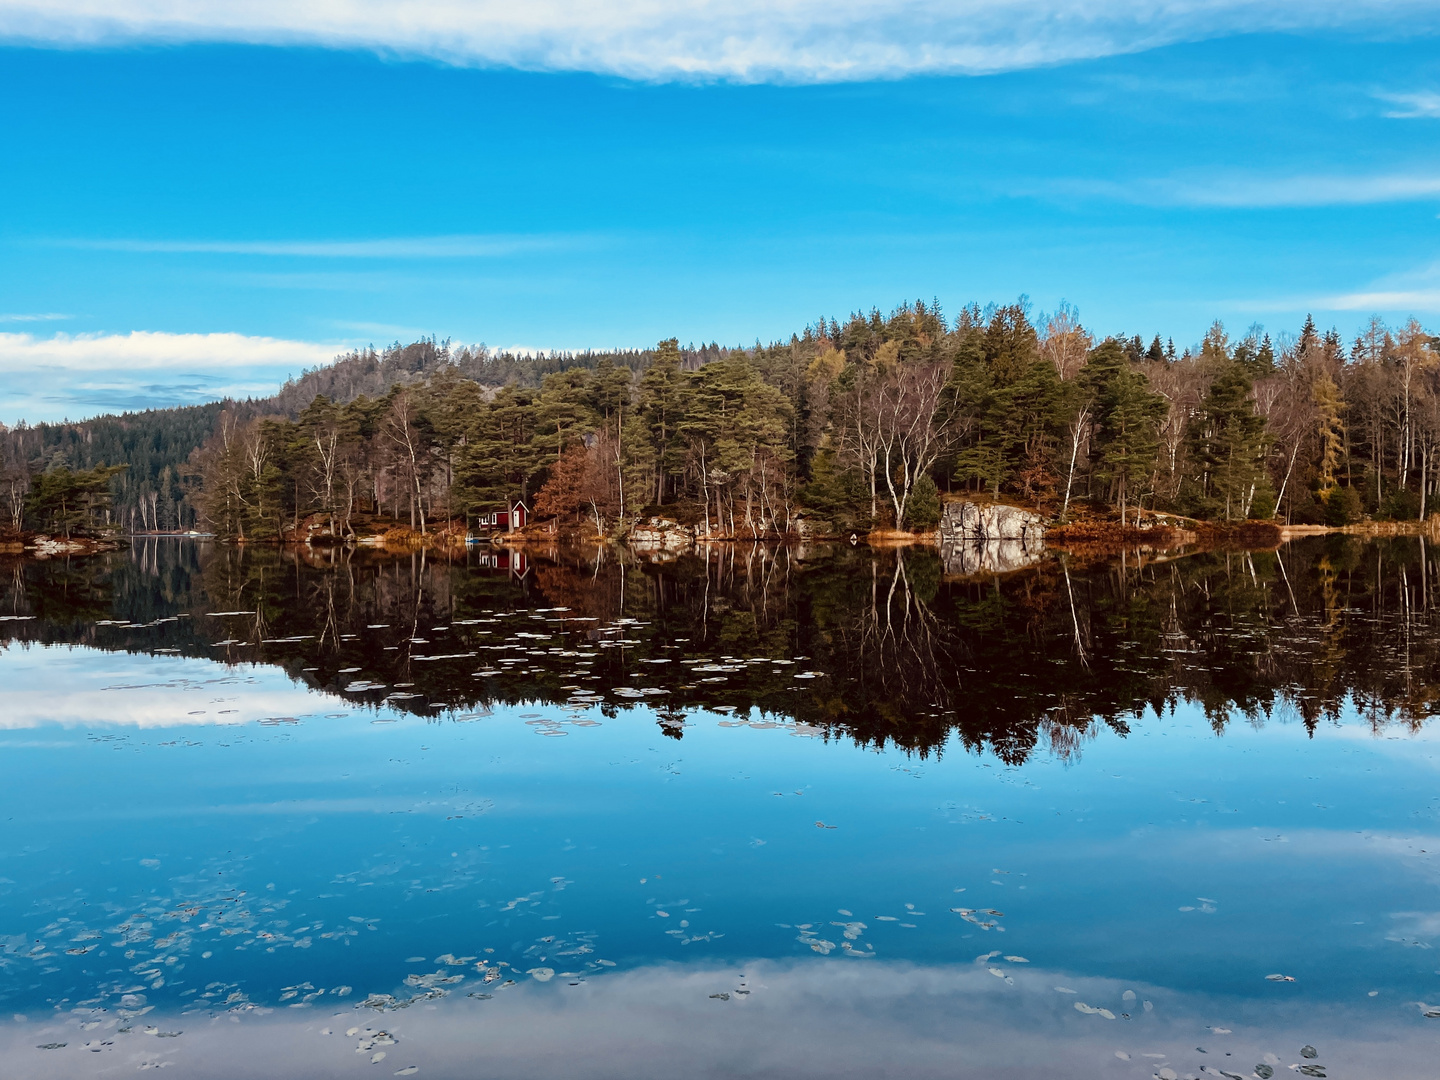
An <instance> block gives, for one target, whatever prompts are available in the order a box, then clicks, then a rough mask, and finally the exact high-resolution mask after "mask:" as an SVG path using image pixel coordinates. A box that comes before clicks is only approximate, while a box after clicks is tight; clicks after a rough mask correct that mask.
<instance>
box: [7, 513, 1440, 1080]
mask: <svg viewBox="0 0 1440 1080" xmlns="http://www.w3.org/2000/svg"><path fill="white" fill-rule="evenodd" d="M1435 555H1436V552H1435V551H1434V550H1433V549H1427V548H1425V547H1424V546H1422V544H1421V542H1420V541H1419V540H1394V541H1386V542H1378V543H1371V544H1364V543H1361V542H1359V541H1357V540H1354V539H1351V538H1326V539H1323V540H1319V539H1317V540H1313V541H1307V542H1304V543H1299V544H1292V545H1289V546H1286V547H1285V548H1283V549H1282V550H1281V551H1280V552H1278V553H1275V552H1263V553H1259V552H1257V553H1246V552H1229V553H1223V552H1222V553H1209V554H1192V555H1187V556H1184V557H1179V558H1174V559H1170V560H1168V561H1165V560H1149V561H1145V560H1137V559H1134V558H1126V559H1124V560H1120V561H1116V562H1114V563H1109V564H1104V565H1089V566H1084V565H1080V564H1077V563H1074V562H1067V561H1066V560H1062V559H1058V558H1051V559H1047V560H1045V561H1044V562H1042V563H1041V564H1040V565H1038V566H1036V567H1034V568H1031V569H1028V570H1024V571H1022V572H1020V573H1018V574H1014V575H1011V576H1009V577H1006V578H1003V579H994V578H988V579H973V578H971V579H956V578H950V577H946V576H945V574H944V567H943V565H942V564H941V562H940V560H939V559H938V558H937V557H936V556H935V555H934V554H932V553H929V552H924V551H910V552H906V553H888V552H880V553H874V552H870V551H868V550H863V549H862V550H859V551H853V550H849V549H841V548H818V549H809V550H803V549H802V550H785V549H780V550H776V549H765V548H747V547H733V548H724V549H719V550H715V551H712V552H711V553H710V554H709V556H708V558H706V557H691V558H682V559H680V560H678V561H672V562H667V563H662V564H648V563H643V562H638V561H635V560H633V559H630V558H626V559H619V558H617V556H616V554H615V553H614V552H608V553H601V554H597V553H595V552H593V551H589V552H585V551H576V552H543V551H536V552H532V553H531V554H530V555H529V556H528V557H526V558H524V559H515V558H509V559H503V558H496V557H495V556H494V555H493V553H488V552H485V553H482V552H472V553H471V554H470V556H469V557H468V563H461V564H448V563H445V562H436V561H435V560H433V559H427V558H425V557H422V556H421V555H418V554H417V555H415V556H413V557H411V556H408V555H406V556H403V557H396V556H387V555H381V554H377V553H356V554H346V553H343V552H317V553H315V554H312V555H308V556H306V557H301V556H297V555H294V554H290V553H280V552H275V551H270V550H259V551H255V550H246V551H239V550H236V549H235V548H229V547H218V546H208V545H203V544H196V543H192V542H188V541H169V540H166V541H152V542H150V543H149V544H148V545H139V546H137V547H135V548H134V549H133V550H131V551H126V552H122V553H117V554H115V555H113V556H105V557H97V558H93V559H88V560H76V561H71V562H64V561H55V562H48V563H36V562H25V563H6V564H0V754H3V758H0V760H3V762H4V777H5V780H6V782H5V785H4V787H3V789H0V820H3V833H0V1075H3V1076H6V1077H8V1076H16V1077H89V1076H110V1075H121V1074H126V1075H128V1074H130V1073H133V1072H135V1071H137V1070H143V1069H147V1068H160V1067H170V1068H172V1070H173V1072H172V1075H175V1076H182V1077H188V1076H197V1077H252V1076H283V1077H332V1076H333V1077H342V1076H343V1077H350V1076H372V1077H380V1076H385V1077H388V1076H392V1075H404V1076H408V1075H416V1076H421V1077H425V1076H429V1077H465V1078H482V1077H537V1078H550V1077H555V1078H560V1077H565V1078H572V1077H578V1078H588V1077H625V1078H639V1080H644V1078H652V1077H653V1078H657V1080H658V1078H662V1077H665V1078H669V1077H681V1076H683V1077H717V1078H718V1077H786V1078H790V1077H794V1078H801V1077H805V1078H809V1077H826V1078H840V1077H846V1078H848V1077H856V1078H859V1077H897V1078H898V1077H1016V1078H1019V1077H1026V1078H1028V1077H1037V1078H1038V1077H1055V1076H1065V1077H1092V1076H1094V1077H1136V1078H1147V1077H1151V1076H1159V1077H1161V1078H1162V1080H1172V1078H1174V1077H1209V1076H1217V1077H1218V1076H1244V1077H1250V1076H1252V1075H1256V1076H1260V1077H1262V1078H1263V1077H1265V1076H1267V1075H1270V1074H1271V1073H1273V1074H1274V1075H1277V1076H1282V1075H1284V1076H1289V1075H1297V1074H1298V1075H1310V1076H1318V1075H1326V1076H1330V1077H1431V1076H1434V1075H1436V1066H1435V1062H1436V1060H1437V1053H1436V1051H1437V1042H1440V971H1437V969H1440V956H1437V955H1436V953H1435V951H1434V950H1433V949H1432V945H1433V943H1434V941H1435V938H1436V936H1437V934H1440V889H1437V886H1440V859H1437V854H1436V853H1437V852H1440V828H1437V814H1440V787H1437V783H1436V781H1437V776H1440V774H1437V765H1440V756H1437V742H1436V736H1435V734H1434V731H1433V728H1434V724H1433V723H1432V722H1431V720H1430V717H1431V716H1432V715H1433V714H1434V713H1435V712H1436V711H1437V709H1440V594H1437V592H1436V590H1437V589H1440V571H1437V568H1436V564H1435V561H1434V558H1435ZM497 563H498V564H501V565H496V564H497ZM1427 1014H1429V1015H1427Z"/></svg>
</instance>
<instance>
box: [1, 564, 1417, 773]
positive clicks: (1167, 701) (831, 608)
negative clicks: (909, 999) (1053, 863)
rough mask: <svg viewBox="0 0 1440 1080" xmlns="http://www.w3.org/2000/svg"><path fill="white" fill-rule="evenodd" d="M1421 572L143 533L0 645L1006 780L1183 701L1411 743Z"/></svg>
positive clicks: (40, 606) (67, 575) (83, 573)
mask: <svg viewBox="0 0 1440 1080" xmlns="http://www.w3.org/2000/svg"><path fill="white" fill-rule="evenodd" d="M1027 545H1028V546H1027ZM1012 548H1013V549H1014V550H1011V549H1012ZM957 559H958V560H959V562H958V563H957V562H956V560H957ZM1020 564H1025V565H1023V566H1021V565H1020ZM957 566H958V567H960V569H959V570H957V569H956V567H957ZM1435 574H1436V568H1435V560H1434V557H1433V552H1432V551H1430V550H1428V549H1427V547H1426V545H1425V543H1424V541H1423V540H1420V539H1403V538H1401V539H1391V540H1382V541H1377V542H1372V543H1363V542H1360V541H1359V540H1357V539H1355V538H1350V537H1330V538H1324V539H1314V540H1310V541H1305V542H1300V543H1295V544H1291V545H1288V546H1286V547H1284V548H1282V549H1281V550H1279V551H1265V552H1243V551H1240V552H1235V551H1228V552H1209V553H1192V554H1189V555H1186V556H1184V557H1181V558H1172V559H1169V560H1168V561H1163V560H1160V559H1156V558H1154V557H1147V558H1145V559H1136V558H1131V557H1123V558H1120V559H1117V560H1115V561H1112V562H1109V563H1105V564H1101V565H1081V564H1077V563H1075V562H1073V561H1072V560H1071V559H1069V558H1068V557H1065V556H1056V555H1054V554H1050V555H1043V554H1042V553H1041V552H1039V551H1037V550H1036V549H1035V547H1034V545H1033V544H1029V542H1028V541H1018V540H1017V541H1002V542H998V543H997V542H990V543H986V544H982V545H979V546H978V547H977V546H976V545H974V544H971V543H969V542H966V543H964V544H950V545H947V546H946V548H944V549H943V550H942V552H941V553H940V554H939V555H937V553H935V552H934V551H931V550H929V549H902V550H898V551H870V550H868V549H860V550H852V549H850V548H848V547H842V546H813V547H806V548H797V549H789V548H777V547H766V546H761V545H755V546H746V545H725V546H712V547H704V548H701V549H700V551H698V552H697V553H695V554H687V555H683V556H681V557H678V558H668V557H667V558H666V559H664V560H662V561H658V562H650V561H646V560H642V559H639V558H637V557H636V556H634V555H633V554H630V553H627V552H624V551H621V550H617V549H614V548H601V549H593V548H592V549H560V548H554V549H543V548H534V547H532V548H530V549H527V550H526V551H525V552H523V553H515V554H507V556H506V557H505V558H503V559H501V558H499V557H497V554H496V552H494V551H489V550H487V551H482V552H470V553H468V555H467V556H466V557H465V558H464V559H463V560H461V561H444V560H436V559H435V558H434V557H433V556H429V555H427V554H426V553H425V552H416V553H413V554H406V555H403V556H395V555H387V554H385V553H383V552H375V551H358V552H354V551H345V550H343V549H333V548H332V549H325V550H323V551H309V550H306V551H304V552H290V551H285V552H281V551H275V550H270V549H263V550H255V549H246V548H236V547H222V546H214V545H204V544H195V543H190V542H178V541H149V542H146V543H143V544H140V545H138V546H137V547H136V548H134V549H133V550H131V551H129V552H122V553H116V554H113V555H109V556H99V557H96V558H92V559H89V560H75V561H65V560H52V561H50V562H46V563H13V564H11V566H10V567H9V572H8V574H7V575H5V577H4V579H3V581H4V585H3V588H0V612H3V613H4V614H6V615H8V616H11V618H9V619H8V620H7V621H4V622H0V635H4V636H5V637H7V638H9V639H19V640H38V641H46V642H79V643H84V644H89V645H93V646H96V647H100V648H107V649H123V650H131V651H151V652H156V651H169V652H177V653H181V654H185V655H194V656H203V657H208V658H212V659H220V660H227V661H232V662H240V661H253V662H261V663H268V664H275V665H278V666H281V667H283V668H284V669H285V670H287V671H288V672H289V673H290V674H291V675H292V676H293V677H294V678H296V679H297V680H300V681H302V682H303V683H304V684H306V685H307V686H309V687H311V688H314V689H319V690H324V691H326V692H328V693H331V694H334V695H336V696H339V697H343V698H346V699H347V700H350V701H352V702H368V703H373V704H379V703H380V702H382V701H383V702H385V703H386V704H387V705H389V706H391V707H394V708H400V709H404V710H406V711H409V712H412V713H416V714H420V715H427V716H435V717H437V718H438V717H445V716H452V715H456V714H457V713H466V714H474V713H475V712H477V711H481V710H483V709H485V708H487V707H489V706H492V705H496V704H504V703H517V702H522V701H541V702H546V703H553V704H556V705H563V704H566V703H569V704H572V705H577V704H584V705H591V704H599V705H601V706H603V708H604V709H605V710H606V711H608V712H609V713H610V714H612V715H613V714H614V713H615V711H616V710H618V709H620V708H624V707H629V706H631V705H633V704H634V703H636V702H637V701H644V702H645V703H646V704H648V705H649V706H650V707H652V708H653V709H654V710H655V711H656V713H657V715H658V719H659V722H660V724H661V727H662V730H663V731H664V732H665V734H667V735H669V736H671V737H673V738H682V737H683V734H684V727H685V717H686V716H687V715H688V714H689V713H691V712H693V711H695V710H700V709H706V710H716V709H719V710H723V711H729V712H732V713H734V714H736V715H737V716H745V715H748V714H750V713H751V712H752V711H756V710H758V712H759V713H760V714H762V715H767V716H777V717H780V718H783V719H786V720H789V721H793V722H795V723H799V724H803V725H807V726H809V727H810V728H814V729H817V730H820V731H823V732H824V733H825V734H826V735H827V736H829V737H843V738H849V739H853V740H855V741H857V742H860V743H865V744H894V745H898V746H901V747H905V748H908V749H911V750H914V751H918V752H920V753H922V754H923V753H930V752H932V751H937V750H938V749H939V748H941V747H943V746H944V745H945V744H946V742H947V741H948V740H949V739H950V738H951V737H952V736H953V735H958V736H959V738H960V740H961V741H962V742H963V743H964V744H965V745H967V746H970V747H988V748H991V749H993V750H994V751H995V752H996V753H997V754H999V755H1000V756H1001V757H1002V758H1003V759H1004V760H1006V761H1007V762H1019V761H1022V760H1024V759H1025V758H1026V757H1027V756H1028V755H1029V754H1031V753H1032V752H1033V751H1034V750H1035V749H1036V748H1037V747H1048V748H1049V749H1050V750H1051V751H1053V752H1055V753H1058V754H1060V755H1062V756H1068V755H1073V754H1075V753H1077V752H1078V751H1079V749H1080V748H1081V747H1082V746H1083V745H1084V743H1085V741H1086V740H1087V739H1088V738H1089V737H1091V736H1092V735H1093V734H1094V732H1095V731H1096V730H1097V727H1096V725H1108V726H1109V727H1110V728H1112V729H1113V730H1115V731H1117V732H1121V733H1123V732H1125V731H1126V730H1127V724H1128V723H1129V722H1130V720H1131V719H1133V718H1134V717H1136V716H1138V715H1140V714H1141V713H1143V712H1144V711H1145V710H1147V709H1155V710H1157V711H1165V710H1167V709H1168V708H1170V707H1172V706H1173V705H1175V704H1176V703H1178V702H1181V701H1190V702H1196V703H1199V704H1200V705H1201V706H1203V708H1204V710H1205V713H1206V715H1207V716H1208V717H1209V718H1210V720H1211V723H1212V725H1213V726H1214V728H1215V729H1216V730H1217V731H1222V730H1224V728H1225V727H1226V726H1227V725H1228V724H1230V723H1232V722H1235V721H1236V720H1237V719H1241V720H1244V721H1246V722H1250V723H1257V724H1258V723H1263V722H1265V721H1266V720H1267V719H1270V718H1275V717H1281V718H1295V719H1298V720H1300V721H1302V722H1303V723H1305V724H1306V725H1308V726H1310V727H1311V728H1313V727H1314V726H1316V725H1317V724H1320V723H1324V722H1334V721H1338V719H1339V717H1340V715H1341V713H1342V710H1343V709H1344V708H1345V707H1346V706H1347V705H1348V704H1350V703H1353V704H1354V706H1355V707H1356V708H1357V709H1358V710H1359V712H1360V714H1361V715H1362V716H1363V717H1364V718H1365V719H1366V720H1367V722H1369V723H1371V724H1372V725H1373V726H1374V727H1375V728H1376V729H1381V728H1385V727H1387V726H1388V725H1391V724H1399V725H1401V726H1402V727H1404V726H1408V727H1411V728H1413V727H1417V726H1419V725H1420V724H1422V723H1423V722H1424V721H1425V720H1426V719H1427V718H1428V717H1429V716H1431V715H1433V714H1434V712H1435V711H1436V708H1437V706H1440V680H1437V676H1436V672H1437V664H1440V633H1437V632H1436V631H1437V630H1440V619H1437V612H1436V609H1435V606H1434V605H1433V604H1432V600H1434V599H1435V597H1436V592H1435V587H1434V586H1432V585H1431V584H1430V580H1431V578H1432V577H1435ZM960 575H963V576H960ZM977 575H979V576H977ZM17 617H20V618H17Z"/></svg>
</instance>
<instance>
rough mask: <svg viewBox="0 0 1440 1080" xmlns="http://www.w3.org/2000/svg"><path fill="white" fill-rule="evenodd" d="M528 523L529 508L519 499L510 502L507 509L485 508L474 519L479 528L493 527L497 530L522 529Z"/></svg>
mask: <svg viewBox="0 0 1440 1080" xmlns="http://www.w3.org/2000/svg"><path fill="white" fill-rule="evenodd" d="M529 523H530V508H529V507H527V506H526V505H525V504H524V503H523V502H521V501H520V500H518V499H517V500H516V501H515V502H513V503H511V504H510V508H509V509H508V510H486V511H482V512H481V513H480V514H479V516H478V518H477V521H476V524H477V525H478V526H479V527H480V528H481V529H487V530H488V529H493V530H497V531H499V532H514V531H516V530H517V529H523V528H524V527H525V526H526V525H528V524H529Z"/></svg>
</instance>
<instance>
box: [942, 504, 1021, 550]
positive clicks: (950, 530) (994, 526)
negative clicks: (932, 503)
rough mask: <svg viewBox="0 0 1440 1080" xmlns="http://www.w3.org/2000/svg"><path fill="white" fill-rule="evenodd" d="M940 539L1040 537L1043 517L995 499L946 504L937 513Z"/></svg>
mask: <svg viewBox="0 0 1440 1080" xmlns="http://www.w3.org/2000/svg"><path fill="white" fill-rule="evenodd" d="M939 531H940V542H941V543H942V544H944V543H945V541H946V540H949V541H951V542H959V541H972V542H973V541H980V542H982V543H986V542H989V541H993V540H1021V541H1027V542H1028V541H1037V542H1038V541H1040V540H1043V539H1045V519H1044V518H1042V517H1041V516H1040V515H1039V514H1036V513H1034V512H1032V511H1030V510H1022V509H1021V508H1020V507H1018V506H1004V505H1002V504H1000V503H994V504H991V505H989V506H981V505H979V504H977V503H972V502H952V503H946V504H945V510H944V513H943V514H941V516H940V530H939Z"/></svg>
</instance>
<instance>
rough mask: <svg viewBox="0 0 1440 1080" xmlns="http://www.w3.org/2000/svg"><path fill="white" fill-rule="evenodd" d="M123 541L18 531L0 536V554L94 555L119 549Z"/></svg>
mask: <svg viewBox="0 0 1440 1080" xmlns="http://www.w3.org/2000/svg"><path fill="white" fill-rule="evenodd" d="M124 546H125V544H124V542H123V541H120V540H114V539H108V538H99V537H92V536H69V537H66V536H48V535H46V534H45V533H20V534H14V533H11V534H9V535H6V536H3V537H0V555H24V556H28V557H30V558H35V559H54V558H60V557H63V556H71V555H94V554H96V553H97V552H101V551H119V550H120V549H121V548H122V547H124Z"/></svg>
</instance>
